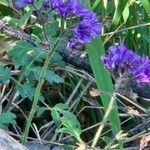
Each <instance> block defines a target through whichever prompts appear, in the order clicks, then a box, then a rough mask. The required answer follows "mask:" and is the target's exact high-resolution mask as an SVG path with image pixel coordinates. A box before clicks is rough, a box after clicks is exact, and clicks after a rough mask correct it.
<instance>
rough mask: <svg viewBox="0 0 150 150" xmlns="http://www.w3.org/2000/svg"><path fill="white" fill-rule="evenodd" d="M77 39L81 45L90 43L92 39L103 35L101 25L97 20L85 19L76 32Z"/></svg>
mask: <svg viewBox="0 0 150 150" xmlns="http://www.w3.org/2000/svg"><path fill="white" fill-rule="evenodd" d="M74 32H75V35H74V36H75V37H77V38H78V41H79V42H80V43H83V44H84V43H90V41H91V39H92V38H95V37H97V36H98V35H99V34H100V33H101V24H100V23H99V22H98V21H97V20H92V19H91V20H88V19H83V20H82V21H80V22H79V23H78V25H77V26H76V28H75V30H74Z"/></svg>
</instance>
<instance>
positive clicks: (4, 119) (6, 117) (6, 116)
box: [0, 112, 16, 128]
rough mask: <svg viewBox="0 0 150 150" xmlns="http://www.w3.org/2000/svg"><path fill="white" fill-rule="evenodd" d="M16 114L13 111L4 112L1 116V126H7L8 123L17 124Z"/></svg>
mask: <svg viewBox="0 0 150 150" xmlns="http://www.w3.org/2000/svg"><path fill="white" fill-rule="evenodd" d="M15 119H16V115H15V114H13V113H11V112H6V113H3V114H2V115H1V116H0V128H6V127H7V126H6V125H8V124H16V121H15Z"/></svg>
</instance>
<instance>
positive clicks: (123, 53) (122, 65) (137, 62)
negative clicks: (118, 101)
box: [101, 45, 150, 85]
mask: <svg viewBox="0 0 150 150" xmlns="http://www.w3.org/2000/svg"><path fill="white" fill-rule="evenodd" d="M108 50H109V51H108V54H107V55H105V56H102V58H101V59H102V61H103V63H104V66H105V68H106V69H107V70H109V71H110V72H111V74H113V76H114V72H118V71H120V74H127V73H129V74H132V75H133V77H134V79H135V80H136V82H137V83H138V84H139V85H143V84H146V85H147V84H149V85H150V59H149V58H148V57H147V56H139V55H137V54H136V53H134V52H133V51H131V50H129V49H128V48H127V47H126V46H124V45H117V46H111V47H109V49H108ZM117 75H118V74H117Z"/></svg>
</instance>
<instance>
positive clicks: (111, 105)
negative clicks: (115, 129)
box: [91, 93, 116, 148]
mask: <svg viewBox="0 0 150 150" xmlns="http://www.w3.org/2000/svg"><path fill="white" fill-rule="evenodd" d="M115 97H116V95H115V93H114V94H113V96H112V97H111V100H110V103H109V105H108V108H107V110H106V113H105V115H104V117H103V120H102V122H101V124H100V126H99V128H98V130H97V132H96V134H95V137H94V140H93V143H92V146H91V147H92V148H95V146H96V144H97V142H98V139H99V137H100V135H101V133H102V130H103V128H104V126H105V123H106V121H107V118H108V116H109V114H110V113H111V111H112V109H113V106H114V101H115Z"/></svg>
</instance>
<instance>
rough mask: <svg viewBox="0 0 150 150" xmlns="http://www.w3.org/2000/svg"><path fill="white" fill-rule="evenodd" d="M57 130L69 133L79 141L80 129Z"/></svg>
mask: <svg viewBox="0 0 150 150" xmlns="http://www.w3.org/2000/svg"><path fill="white" fill-rule="evenodd" d="M58 132H61V133H67V134H70V135H71V136H73V137H75V138H76V139H77V140H78V141H80V134H81V130H78V128H61V129H59V130H58Z"/></svg>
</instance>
